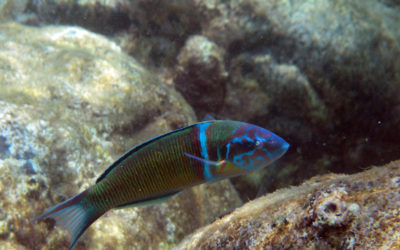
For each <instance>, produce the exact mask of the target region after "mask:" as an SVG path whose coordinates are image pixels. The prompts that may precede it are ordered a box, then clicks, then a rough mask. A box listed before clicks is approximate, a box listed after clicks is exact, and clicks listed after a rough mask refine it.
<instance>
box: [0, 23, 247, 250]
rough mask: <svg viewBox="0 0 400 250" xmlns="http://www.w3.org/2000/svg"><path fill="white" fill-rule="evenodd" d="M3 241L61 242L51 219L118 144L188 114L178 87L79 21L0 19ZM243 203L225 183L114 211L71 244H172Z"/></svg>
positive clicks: (24, 244)
mask: <svg viewBox="0 0 400 250" xmlns="http://www.w3.org/2000/svg"><path fill="white" fill-rule="evenodd" d="M0 121H1V122H0V176H1V177H0V198H1V199H0V204H1V206H0V207H1V209H0V248H18V249H23V248H28V249H34V248H40V249H60V248H65V247H67V246H68V245H69V236H68V234H67V233H66V231H63V229H62V228H60V227H54V221H53V220H45V221H44V222H43V221H41V222H36V223H34V224H28V223H29V221H30V220H32V219H33V218H35V217H36V216H38V215H40V214H41V213H42V212H43V211H45V210H46V209H48V208H50V207H51V206H53V205H55V204H57V203H59V202H61V201H63V200H65V199H67V198H69V197H71V196H73V195H75V194H77V193H78V192H80V191H83V190H84V189H86V188H87V187H88V186H90V185H92V184H94V183H95V180H96V179H97V177H98V176H99V175H100V174H101V173H102V172H103V171H104V170H105V169H106V167H107V166H108V165H109V164H110V163H112V162H113V160H115V159H116V158H117V157H118V156H119V155H120V154H121V153H123V152H124V151H126V150H128V149H129V148H130V147H132V146H134V145H135V144H138V143H140V142H142V141H144V140H146V139H149V138H151V137H154V136H157V135H159V134H161V133H164V132H168V131H170V130H172V129H175V128H179V127H182V126H184V125H187V124H189V123H193V122H194V121H195V116H194V113H193V111H192V109H191V107H190V106H189V105H188V104H187V103H186V102H185V100H184V99H183V98H182V97H181V95H180V94H179V93H177V92H176V91H174V90H173V88H171V87H170V86H168V85H166V84H164V83H163V82H161V81H160V80H159V79H158V78H157V77H155V76H154V75H152V74H150V73H149V72H148V71H147V70H146V69H145V68H143V67H142V66H141V65H140V64H139V63H137V62H136V61H135V59H133V58H132V57H130V56H128V55H127V54H125V53H124V52H122V51H121V49H120V47H119V46H117V45H116V44H115V43H113V42H111V41H109V40H108V39H106V38H105V37H103V36H100V35H96V34H94V33H91V32H89V31H87V30H84V29H82V28H78V27H60V26H59V27H56V26H47V27H42V28H34V27H27V26H21V25H18V24H15V23H5V24H1V25H0ZM240 204H241V201H240V199H239V198H238V195H237V193H236V191H235V190H234V189H233V187H232V185H231V184H230V183H229V182H228V181H225V182H221V183H215V184H212V185H203V186H199V187H196V188H193V189H189V190H186V191H184V192H182V193H181V194H179V195H177V196H175V197H174V198H172V199H170V200H169V201H167V202H165V203H163V204H160V205H154V206H148V207H141V208H128V209H121V210H116V211H111V212H109V213H107V214H106V215H105V216H103V217H102V218H100V219H99V220H98V221H97V222H96V223H94V224H93V225H92V226H91V227H90V228H89V230H88V231H87V233H86V234H85V236H83V237H82V239H81V240H80V241H79V242H78V244H77V247H76V249H88V248H89V249H97V248H100V247H101V246H102V247H107V246H110V247H111V246H112V247H113V248H117V249H130V248H133V247H136V248H137V249H148V248H162V247H171V246H174V245H175V244H177V243H178V242H179V241H180V240H181V239H182V238H183V237H184V236H185V235H186V234H188V233H190V232H192V231H193V230H195V229H196V228H197V227H199V226H202V225H205V224H207V223H209V222H210V221H211V220H213V219H214V218H215V217H216V216H217V215H219V214H220V213H222V212H224V211H226V210H228V209H231V208H233V207H236V206H238V205H240Z"/></svg>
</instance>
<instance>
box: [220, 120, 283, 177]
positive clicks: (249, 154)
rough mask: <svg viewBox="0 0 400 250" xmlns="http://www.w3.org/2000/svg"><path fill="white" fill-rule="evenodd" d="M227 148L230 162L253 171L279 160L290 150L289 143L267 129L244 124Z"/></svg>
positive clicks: (237, 130)
mask: <svg viewBox="0 0 400 250" xmlns="http://www.w3.org/2000/svg"><path fill="white" fill-rule="evenodd" d="M225 147H226V155H225V159H226V160H227V161H228V162H230V163H232V164H233V165H235V166H236V167H239V168H240V169H242V170H246V171H253V170H256V169H259V168H263V167H265V166H267V165H268V164H270V163H272V162H273V161H275V160H277V159H279V158H280V157H281V156H282V155H284V154H285V153H286V151H287V150H288V149H289V143H287V142H286V141H285V140H283V139H282V138H281V137H279V136H278V135H276V134H274V133H272V132H271V131H269V130H267V129H264V128H261V127H258V126H255V125H251V124H243V125H241V126H240V127H239V128H238V129H236V131H235V132H234V134H233V135H232V136H231V137H230V138H229V140H228V141H227V142H226V145H225Z"/></svg>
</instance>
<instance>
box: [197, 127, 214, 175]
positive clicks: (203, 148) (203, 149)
mask: <svg viewBox="0 0 400 250" xmlns="http://www.w3.org/2000/svg"><path fill="white" fill-rule="evenodd" d="M209 125H210V123H209V122H205V123H200V124H198V125H197V126H198V129H199V141H200V154H201V157H202V158H203V159H204V160H206V161H207V160H209V157H208V148H207V128H208V126H209ZM203 176H204V178H205V179H206V180H212V179H213V178H214V177H213V174H212V173H211V170H210V164H208V163H207V162H204V163H203Z"/></svg>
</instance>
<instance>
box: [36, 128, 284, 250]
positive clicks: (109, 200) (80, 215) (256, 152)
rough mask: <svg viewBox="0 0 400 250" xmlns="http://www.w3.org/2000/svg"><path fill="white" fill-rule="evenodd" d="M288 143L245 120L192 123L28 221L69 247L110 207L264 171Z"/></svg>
mask: <svg viewBox="0 0 400 250" xmlns="http://www.w3.org/2000/svg"><path fill="white" fill-rule="evenodd" d="M288 148H289V143H287V142H286V141H285V140H284V139H282V138H281V137H279V136H278V135H276V134H274V133H273V132H271V131H269V130H267V129H264V128H261V127H258V126H256V125H252V124H249V123H245V122H239V121H231V120H210V121H205V122H200V123H195V124H192V125H189V126H186V127H183V128H180V129H177V130H174V131H171V132H169V133H166V134H163V135H160V136H157V137H155V138H152V139H150V140H148V141H146V142H144V143H142V144H139V145H137V146H135V147H133V148H131V149H130V150H129V151H127V152H126V153H125V154H123V155H122V156H121V157H120V158H119V159H117V160H116V161H115V162H114V163H112V164H111V165H110V166H109V167H108V168H107V169H106V170H105V171H104V173H103V174H102V175H101V176H100V177H99V178H98V179H97V181H96V184H94V185H93V186H90V187H89V188H88V189H86V190H84V191H83V192H81V193H79V194H78V195H76V196H74V197H72V198H70V199H68V200H66V201H64V202H62V203H60V204H58V205H55V206H54V207H52V208H50V209H49V210H47V211H45V212H44V213H43V214H41V215H40V216H38V217H37V218H35V219H33V220H32V221H31V223H32V222H35V221H38V220H42V219H46V218H52V219H54V220H55V221H56V225H57V224H60V225H61V226H63V227H64V228H65V229H67V230H68V231H69V233H70V235H71V243H70V246H69V249H72V248H73V247H74V245H75V244H76V242H77V241H78V239H79V238H80V236H81V235H82V234H83V233H84V232H85V230H86V229H87V228H88V227H89V226H90V225H91V224H92V223H93V222H94V221H96V220H97V219H98V218H99V217H100V216H102V215H103V214H104V213H106V212H107V211H108V210H110V209H113V208H125V207H130V206H139V205H146V204H154V203H156V202H162V201H165V200H167V199H169V198H170V197H172V196H174V195H176V194H177V193H179V192H180V191H181V190H183V189H185V188H188V187H191V186H194V185H198V184H202V183H206V182H215V181H219V180H222V179H225V178H230V177H233V176H238V175H241V174H246V173H248V172H251V171H254V170H256V169H260V168H263V167H266V166H267V165H269V164H270V163H272V162H274V161H275V160H277V159H278V158H280V157H281V156H282V155H284V154H285V153H286V151H287V150H288Z"/></svg>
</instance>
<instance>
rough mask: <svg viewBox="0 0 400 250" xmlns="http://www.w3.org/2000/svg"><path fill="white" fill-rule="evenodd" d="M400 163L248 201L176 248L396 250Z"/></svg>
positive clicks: (331, 176) (314, 180)
mask: <svg viewBox="0 0 400 250" xmlns="http://www.w3.org/2000/svg"><path fill="white" fill-rule="evenodd" d="M399 207H400V161H395V162H391V163H389V164H387V165H386V166H384V167H373V168H371V169H369V170H366V171H364V172H361V173H358V174H353V175H338V174H327V175H323V176H317V177H314V178H312V179H310V180H308V181H306V182H305V183H304V184H302V185H300V186H297V187H290V188H285V189H280V190H277V191H276V192H274V193H272V194H268V195H266V196H263V197H260V198H258V199H256V200H253V201H250V202H248V203H246V204H245V205H243V206H242V207H240V208H238V209H236V210H235V211H233V212H232V213H231V214H228V215H226V216H225V217H222V218H221V219H219V220H217V221H215V222H214V223H212V224H210V225H208V226H205V227H203V228H200V229H198V230H197V231H196V232H195V233H193V234H192V235H190V236H188V237H186V238H185V240H184V241H183V242H182V243H181V244H180V245H179V246H178V249H219V248H226V249H231V248H237V249H242V248H245V249H275V248H295V249H299V248H300V249H354V248H356V249H358V248H359V249H368V248H372V249H375V248H381V249H398V248H399V247H400V214H399Z"/></svg>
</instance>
